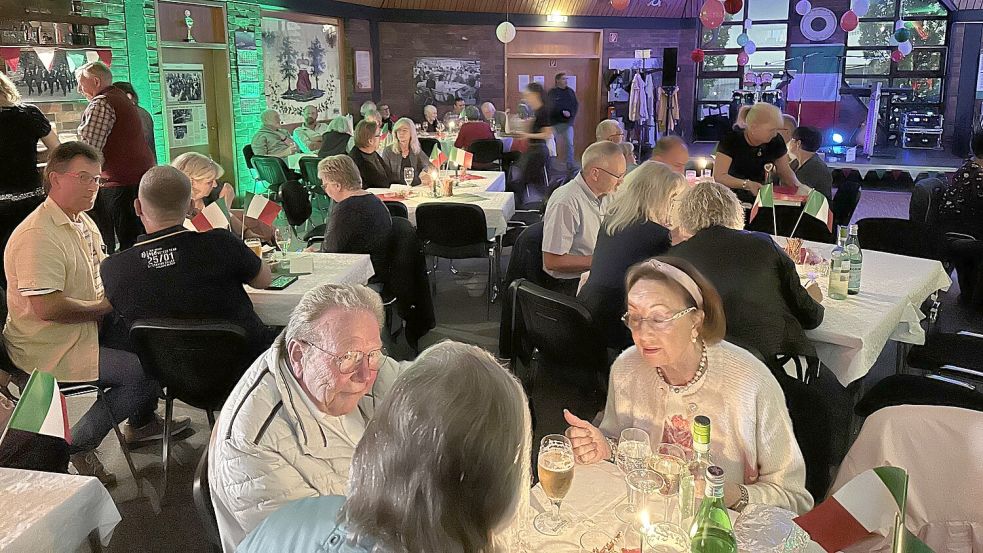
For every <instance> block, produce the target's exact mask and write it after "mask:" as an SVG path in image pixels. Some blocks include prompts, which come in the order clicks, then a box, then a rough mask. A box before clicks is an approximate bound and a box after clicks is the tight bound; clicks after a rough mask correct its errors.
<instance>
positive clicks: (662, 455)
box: [649, 443, 689, 522]
mask: <svg viewBox="0 0 983 553" xmlns="http://www.w3.org/2000/svg"><path fill="white" fill-rule="evenodd" d="M649 468H650V469H652V470H654V471H656V472H658V473H659V475H661V476H662V478H663V479H664V480H665V485H664V486H662V487H661V488H659V490H658V491H659V495H661V496H662V497H664V498H665V499H666V506H665V517H664V518H663V520H664V521H666V522H673V521H674V518H675V517H674V516H673V512H672V509H671V507H672V506H671V501H672V498H673V497H677V498H678V497H679V482H680V480H681V479H682V477H683V473H684V472H685V473H686V474H688V473H689V468H688V466H687V463H686V452H685V451H683V448H681V447H679V446H678V445H676V444H670V443H663V444H659V447H658V448H656V451H655V455H653V456H652V458H651V459H650V460H649Z"/></svg>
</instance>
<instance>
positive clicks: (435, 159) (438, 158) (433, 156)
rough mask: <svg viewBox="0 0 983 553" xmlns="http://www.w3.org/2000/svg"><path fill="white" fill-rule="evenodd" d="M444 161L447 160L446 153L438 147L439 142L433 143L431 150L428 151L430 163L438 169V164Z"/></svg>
mask: <svg viewBox="0 0 983 553" xmlns="http://www.w3.org/2000/svg"><path fill="white" fill-rule="evenodd" d="M445 161H447V154H445V153H444V151H443V150H441V149H440V144H435V145H434V147H433V150H432V151H431V152H430V163H432V164H433V166H434V167H436V168H438V169H440V166H441V165H443V164H444V162H445Z"/></svg>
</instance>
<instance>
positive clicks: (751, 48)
mask: <svg viewBox="0 0 983 553" xmlns="http://www.w3.org/2000/svg"><path fill="white" fill-rule="evenodd" d="M744 51H745V52H747V55H749V56H750V55H751V54H753V53H755V52H757V51H758V45H757V44H755V43H754V41H753V40H749V41H747V44H745V45H744Z"/></svg>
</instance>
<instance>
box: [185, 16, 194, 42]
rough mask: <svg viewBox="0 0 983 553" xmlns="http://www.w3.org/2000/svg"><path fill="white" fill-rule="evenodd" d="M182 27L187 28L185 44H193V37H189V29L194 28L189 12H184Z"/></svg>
mask: <svg viewBox="0 0 983 553" xmlns="http://www.w3.org/2000/svg"><path fill="white" fill-rule="evenodd" d="M184 26H185V27H187V28H188V37H187V38H185V39H184V41H185V42H195V37H193V36H191V28H192V27H194V26H195V20H194V19H192V18H191V10H184Z"/></svg>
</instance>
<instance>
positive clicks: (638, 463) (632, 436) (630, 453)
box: [614, 428, 652, 522]
mask: <svg viewBox="0 0 983 553" xmlns="http://www.w3.org/2000/svg"><path fill="white" fill-rule="evenodd" d="M651 455H652V445H651V443H650V442H649V434H648V432H646V431H644V430H642V429H641V428H626V429H624V430H622V431H621V438H620V439H619V440H618V449H617V451H615V456H614V458H615V461H616V462H617V464H618V468H619V469H621V472H622V473H624V475H625V476H626V477H627V476H628V473H629V472H631V471H633V470H635V469H642V468H645V462H646V461H647V460H648V458H649V457H650V456H651ZM626 485H627V483H626ZM637 512H638V511H637V509H636V505H635V504H634V503H633V502H632V494H631V487H630V486H629V488H628V502H627V503H622V504H621V505H618V507H617V508H615V510H614V514H615V516H617V517H618V520H620V521H621V522H632V521H634V520H635V513H637Z"/></svg>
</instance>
